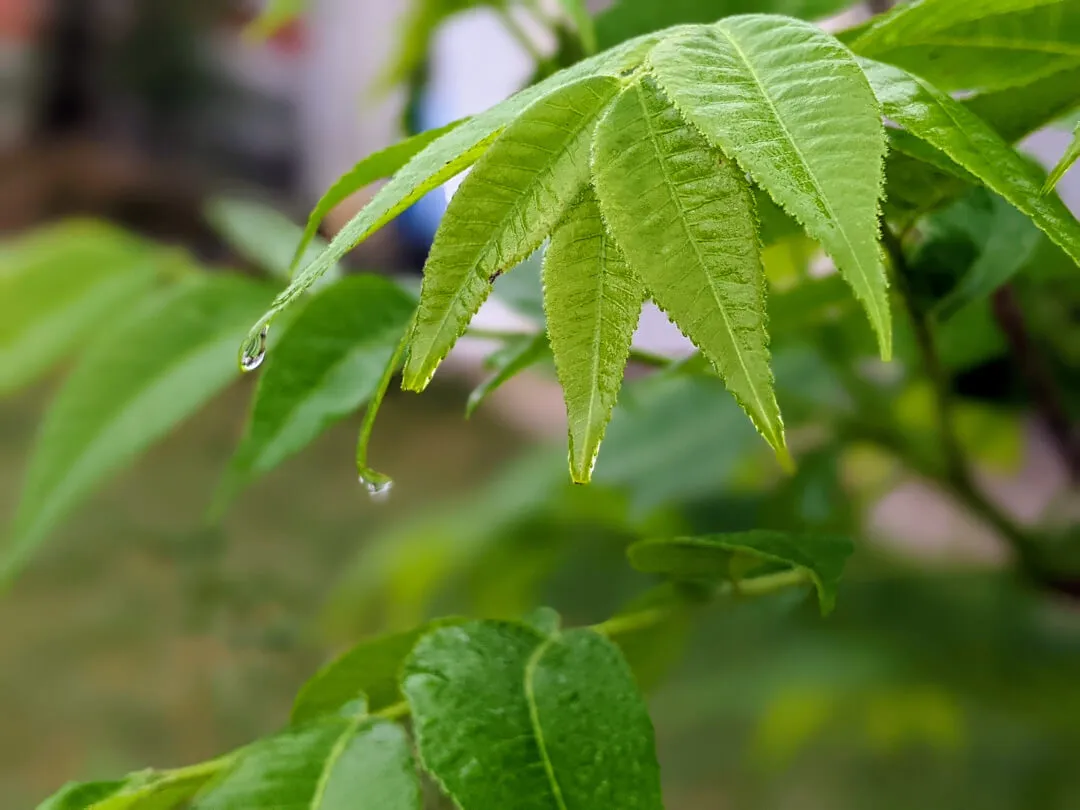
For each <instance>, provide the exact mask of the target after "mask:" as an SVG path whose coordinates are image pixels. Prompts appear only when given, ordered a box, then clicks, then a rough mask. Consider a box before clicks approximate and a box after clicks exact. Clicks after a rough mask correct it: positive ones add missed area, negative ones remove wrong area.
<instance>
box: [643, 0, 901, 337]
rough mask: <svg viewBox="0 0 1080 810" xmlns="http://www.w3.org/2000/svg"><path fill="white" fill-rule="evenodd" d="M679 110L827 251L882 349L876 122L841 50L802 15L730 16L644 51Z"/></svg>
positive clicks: (862, 81)
mask: <svg viewBox="0 0 1080 810" xmlns="http://www.w3.org/2000/svg"><path fill="white" fill-rule="evenodd" d="M649 59H650V62H651V63H652V65H653V67H654V68H655V71H656V77H657V80H658V82H659V83H660V85H661V86H662V87H663V88H664V90H665V91H666V92H667V94H668V95H669V96H670V98H671V99H672V101H673V102H674V104H675V106H676V107H678V108H679V109H680V110H681V111H682V113H683V115H684V116H685V117H686V118H687V119H688V120H689V121H690V122H691V123H693V124H694V125H696V126H697V127H698V129H700V130H701V131H702V132H703V133H704V134H705V135H706V137H708V138H709V139H710V141H712V142H713V143H714V144H715V145H716V146H718V147H720V148H721V149H722V150H723V151H724V152H725V153H726V154H728V155H730V156H731V157H732V158H734V159H735V160H736V161H738V163H739V165H740V166H741V167H742V168H743V169H745V170H746V171H747V172H748V173H749V174H750V175H751V176H752V177H753V178H754V180H755V181H756V182H757V183H758V185H760V186H761V187H762V188H764V189H765V190H766V191H768V192H769V194H770V195H771V196H772V197H773V198H774V199H775V200H776V201H777V202H778V203H779V204H780V205H781V206H782V207H783V208H784V209H785V210H787V211H788V213H790V214H792V215H793V216H795V217H796V219H798V220H799V221H800V222H801V223H802V224H803V226H804V227H805V228H806V230H807V232H808V233H809V234H810V236H812V237H813V238H814V239H816V240H818V241H819V242H821V244H822V246H823V247H824V248H825V250H826V251H828V253H829V254H830V255H831V256H832V258H833V259H834V261H835V262H836V265H837V267H838V268H839V270H840V272H841V273H842V274H843V275H844V277H845V278H846V279H847V281H848V283H850V284H851V286H852V288H853V289H854V291H855V294H856V295H857V296H858V298H859V300H861V301H862V302H863V304H864V306H865V307H866V310H867V313H868V314H869V316H870V320H871V323H872V324H873V326H874V330H875V332H876V333H877V336H878V341H879V344H880V348H881V354H882V357H883V358H886V359H887V358H888V357H889V356H890V355H891V351H892V349H891V346H892V326H891V314H890V310H889V299H888V295H887V286H888V284H887V280H886V276H885V269H884V265H883V262H882V257H881V249H880V247H879V244H878V236H879V232H878V215H879V205H880V200H881V197H882V193H883V182H884V174H883V168H882V167H883V159H884V156H885V132H884V127H883V124H882V120H881V113H880V109H879V107H878V104H877V101H876V100H875V99H874V95H873V92H872V91H871V89H870V86H869V84H868V83H867V81H866V77H865V76H864V75H863V73H862V71H861V70H860V69H859V65H858V63H857V62H856V61H855V59H854V57H853V56H852V55H851V53H850V52H849V51H848V50H847V49H846V48H844V46H843V45H841V44H840V43H839V42H838V41H837V40H835V39H834V38H832V37H830V36H829V35H828V34H826V33H824V32H822V31H821V30H820V29H818V28H816V27H815V26H813V25H811V24H809V23H803V22H800V21H798V20H792V19H788V18H784V17H776V16H769V15H746V16H741V17H731V18H728V19H725V20H722V21H721V22H719V23H717V24H716V25H715V26H710V27H708V28H704V29H699V30H696V31H695V32H694V33H692V34H688V35H685V36H679V37H670V38H668V39H666V40H664V41H663V42H661V43H660V44H659V45H657V47H656V48H655V49H654V50H653V51H652V52H651V53H650V56H649Z"/></svg>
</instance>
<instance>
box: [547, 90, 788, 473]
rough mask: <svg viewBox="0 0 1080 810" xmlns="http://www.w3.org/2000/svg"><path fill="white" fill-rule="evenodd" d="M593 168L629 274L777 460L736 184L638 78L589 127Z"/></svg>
mask: <svg viewBox="0 0 1080 810" xmlns="http://www.w3.org/2000/svg"><path fill="white" fill-rule="evenodd" d="M594 166H595V172H596V180H595V182H596V190H597V195H598V197H599V199H600V208H601V210H602V211H603V213H604V219H605V221H606V222H607V224H608V227H609V228H610V230H611V234H612V236H614V238H615V241H616V242H617V243H618V244H619V246H620V247H621V248H622V251H623V254H624V255H625V257H626V260H627V262H628V263H629V265H630V267H631V269H632V270H633V271H634V272H635V273H636V274H637V275H638V276H639V277H640V278H641V279H642V281H644V283H645V287H646V288H647V289H648V291H649V295H650V296H651V297H652V299H653V300H654V301H655V302H656V303H657V305H658V306H659V307H660V308H661V309H663V310H664V311H665V312H666V313H667V314H668V315H669V316H670V317H671V318H672V320H674V321H675V324H676V325H677V326H678V327H679V328H680V329H681V330H682V332H683V334H685V335H686V336H687V337H688V338H690V340H691V341H693V342H694V344H695V345H696V346H697V347H698V348H699V349H701V351H702V353H703V354H705V355H706V356H707V357H708V358H709V360H710V361H712V363H713V364H714V365H715V366H716V368H717V370H718V371H719V373H720V375H721V376H722V377H723V378H724V382H725V383H726V384H727V387H728V390H730V391H731V392H732V394H733V395H734V396H735V399H736V400H738V402H739V404H740V405H741V406H742V407H743V408H744V409H745V410H746V412H747V414H749V416H750V418H751V420H753V422H754V425H755V426H756V427H757V429H758V430H759V431H760V432H761V435H762V436H764V437H765V440H766V441H767V442H768V443H769V444H770V445H771V446H772V447H773V448H774V449H775V450H776V451H777V452H778V453H780V454H781V455H782V454H783V453H784V452H786V451H785V444H784V427H783V422H782V420H781V418H780V410H779V408H778V406H777V404H776V398H775V396H774V394H773V385H772V371H771V370H770V368H769V352H768V335H767V334H766V331H765V274H764V271H763V270H762V267H761V259H760V255H759V243H758V238H757V231H756V222H755V219H754V209H753V198H752V197H751V195H750V189H749V186H748V185H747V183H746V180H745V178H744V177H743V176H742V174H741V172H740V171H739V169H738V168H737V167H736V166H735V165H734V164H733V163H731V162H730V161H729V160H727V159H726V158H724V157H723V156H722V155H721V154H719V153H718V152H717V151H716V150H714V149H713V148H712V147H711V146H709V144H708V143H707V142H706V141H705V139H704V137H702V135H701V134H700V133H699V132H698V131H697V130H696V129H694V128H693V127H692V126H691V125H690V124H688V123H687V122H686V121H685V120H683V118H682V117H681V116H680V115H679V112H678V111H677V110H676V109H675V108H674V107H673V106H672V105H671V104H670V103H669V102H668V101H667V99H665V98H664V96H663V94H662V93H661V92H660V90H659V89H658V88H657V87H656V85H655V84H653V83H652V82H650V81H648V80H645V81H641V82H638V83H635V84H634V85H632V86H631V87H629V88H627V90H626V91H625V92H624V93H623V94H622V95H621V96H620V97H619V99H618V100H617V101H616V102H615V104H613V105H612V108H611V111H610V112H609V113H608V114H607V115H606V116H605V117H604V119H603V121H602V122H601V124H600V126H599V127H598V128H597V132H596V144H595V154H594ZM627 303H628V304H629V301H628V302H627ZM549 320H550V319H549ZM548 328H549V329H551V328H552V326H551V324H550V322H549V324H548Z"/></svg>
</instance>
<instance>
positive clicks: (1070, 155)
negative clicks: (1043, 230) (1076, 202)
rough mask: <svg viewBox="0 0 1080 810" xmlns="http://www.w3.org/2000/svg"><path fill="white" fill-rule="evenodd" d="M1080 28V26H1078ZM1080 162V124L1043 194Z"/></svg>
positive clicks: (1047, 179)
mask: <svg viewBox="0 0 1080 810" xmlns="http://www.w3.org/2000/svg"><path fill="white" fill-rule="evenodd" d="M1078 27H1080V26H1078ZM1078 160H1080V124H1077V126H1076V131H1075V132H1074V133H1073V139H1072V142H1071V143H1070V144H1069V146H1068V148H1067V149H1066V150H1065V154H1064V155H1062V156H1061V160H1060V161H1058V164H1057V165H1056V166H1055V167H1054V170H1053V171H1052V172H1050V176H1049V177H1047V178H1046V185H1044V186H1043V194H1049V193H1050V192H1051V191H1053V190H1054V188H1055V187H1056V186H1057V184H1058V183H1060V182H1061V179H1062V178H1063V177H1064V176H1065V173H1066V172H1068V171H1069V169H1071V168H1072V165H1073V164H1074V163H1076V161H1078Z"/></svg>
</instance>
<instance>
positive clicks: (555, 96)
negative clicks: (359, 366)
mask: <svg viewBox="0 0 1080 810" xmlns="http://www.w3.org/2000/svg"><path fill="white" fill-rule="evenodd" d="M618 90H619V82H618V81H616V80H615V79H611V78H608V77H603V76H600V77H595V78H590V79H583V80H582V81H580V82H576V83H574V84H570V85H567V86H566V87H563V88H561V89H559V90H556V91H555V92H553V93H551V94H550V95H548V96H545V97H544V98H543V99H541V100H540V101H538V102H536V103H535V104H534V105H532V106H531V107H529V108H528V109H527V110H525V111H524V112H523V113H522V114H521V116H520V117H519V118H518V119H517V120H516V121H514V123H512V124H511V125H510V126H509V127H507V128H506V131H505V132H503V134H502V135H500V136H499V138H498V140H496V141H495V143H493V144H492V146H491V148H490V149H489V150H488V152H487V153H486V154H485V155H484V157H483V158H482V159H481V160H480V161H479V162H478V163H477V164H476V166H475V167H474V168H473V170H472V172H471V173H470V174H469V176H468V177H466V178H465V181H464V182H463V183H462V184H461V187H460V188H459V189H458V191H457V193H456V194H455V195H454V197H453V199H452V200H451V201H450V205H449V207H448V208H447V209H446V215H445V216H444V217H443V221H442V224H441V225H440V226H439V230H438V233H436V234H435V242H434V244H433V245H432V247H431V254H430V256H429V257H428V261H427V265H426V266H425V268H424V286H423V289H422V290H421V293H420V307H419V309H418V310H417V317H416V321H415V322H414V325H413V330H412V334H411V336H410V340H409V359H408V361H407V362H406V363H405V378H404V387H405V388H406V389H408V390H414V391H420V390H423V389H424V388H425V387H426V386H427V384H428V382H430V380H431V377H432V375H434V373H435V370H436V369H437V368H438V366H439V364H440V363H441V362H442V360H443V358H444V357H446V355H447V354H448V353H449V351H450V348H451V347H452V346H453V345H454V343H455V342H456V341H457V339H458V338H459V337H460V336H461V334H462V332H464V331H465V328H466V327H467V326H468V324H469V321H470V320H472V317H473V315H475V314H476V311H477V310H478V309H479V308H480V305H481V304H482V303H483V302H484V300H485V299H486V298H487V296H488V293H489V292H490V291H491V285H492V282H493V281H494V279H495V277H496V276H497V275H498V274H499V273H501V272H502V271H504V270H508V269H509V268H511V267H513V266H514V265H516V264H518V263H519V262H521V261H523V260H524V259H526V258H528V256H529V255H530V254H532V252H533V251H535V250H536V249H537V248H538V247H539V246H540V244H541V243H542V242H543V241H544V239H545V238H546V237H547V235H548V234H549V233H551V230H552V228H554V227H555V225H556V224H557V223H558V222H559V220H560V219H561V218H562V215H563V213H564V212H565V211H566V209H567V208H568V207H569V206H570V204H571V203H572V202H573V201H574V199H575V198H576V197H577V196H578V195H579V194H580V193H581V191H582V189H583V188H584V187H585V186H586V185H587V184H588V182H589V148H590V144H591V142H592V133H593V130H594V128H595V126H596V121H597V119H598V118H599V116H600V114H601V113H602V112H603V111H604V109H605V108H606V107H607V106H608V104H609V103H610V102H611V99H612V98H614V97H615V94H616V93H617V92H618Z"/></svg>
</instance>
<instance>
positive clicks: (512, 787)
mask: <svg viewBox="0 0 1080 810" xmlns="http://www.w3.org/2000/svg"><path fill="white" fill-rule="evenodd" d="M402 686H403V689H404V692H405V695H406V697H407V698H408V701H409V705H410V707H411V709H412V715H413V728H414V731H415V734H416V741H417V747H418V749H419V751H420V756H421V759H422V760H423V762H424V765H425V767H426V768H427V770H428V771H429V772H430V773H431V774H432V775H433V776H434V777H435V778H436V779H437V780H438V782H439V783H440V784H441V785H442V787H443V788H444V789H445V790H446V792H447V793H448V794H449V795H450V796H451V797H453V798H454V800H455V801H456V802H457V803H458V805H459V806H460V807H461V808H462V810H486V808H495V807H498V808H502V809H503V810H518V808H521V810H526V808H528V810H532V809H533V808H537V810H539V808H552V810H554V808H560V807H566V808H570V807H575V808H576V807H581V808H586V807H588V808H593V807H596V808H599V807H611V808H615V807H618V808H620V810H639V809H640V810H659V808H661V807H662V806H663V805H662V802H661V798H660V778H659V777H660V774H659V767H658V766H657V763H656V754H655V751H654V742H653V730H652V723H651V722H650V720H649V715H648V712H647V711H646V709H645V704H644V702H643V701H642V699H641V697H640V695H639V694H638V691H637V687H636V685H635V684H634V679H633V675H632V674H631V673H630V670H629V668H628V667H627V665H626V662H625V661H624V660H623V658H622V656H621V655H620V654H619V651H618V648H616V647H615V646H614V645H613V644H612V643H611V642H610V641H608V640H607V639H605V638H603V637H602V636H600V635H598V634H596V633H594V632H593V631H591V630H571V631H568V632H564V633H558V634H555V635H545V634H543V633H540V632H538V631H537V630H536V629H534V628H532V627H528V626H526V625H523V624H515V623H509V622H470V623H468V624H465V625H462V626H460V627H449V628H442V629H439V630H435V631H434V632H432V633H429V634H428V635H426V636H424V637H423V638H422V639H421V640H420V641H419V642H418V643H417V645H416V648H415V649H414V650H413V654H412V656H410V658H409V660H408V662H407V663H406V666H405V674H404V679H403V682H402Z"/></svg>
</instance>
